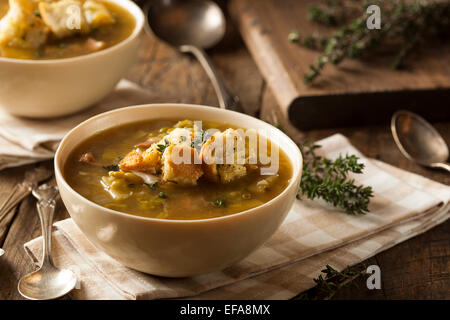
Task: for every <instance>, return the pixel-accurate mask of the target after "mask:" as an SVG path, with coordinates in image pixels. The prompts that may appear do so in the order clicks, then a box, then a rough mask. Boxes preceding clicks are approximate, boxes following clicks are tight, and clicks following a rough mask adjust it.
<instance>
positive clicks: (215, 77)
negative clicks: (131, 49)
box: [145, 0, 242, 112]
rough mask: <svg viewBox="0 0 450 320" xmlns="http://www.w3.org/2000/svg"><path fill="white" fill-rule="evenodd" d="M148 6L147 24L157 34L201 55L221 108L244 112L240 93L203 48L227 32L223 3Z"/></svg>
mask: <svg viewBox="0 0 450 320" xmlns="http://www.w3.org/2000/svg"><path fill="white" fill-rule="evenodd" d="M145 10H146V16H147V22H148V26H149V27H150V28H151V31H153V33H154V34H155V35H156V36H157V37H158V38H160V39H161V40H163V41H165V42H167V43H168V44H170V45H172V46H175V47H177V48H178V49H179V50H180V51H181V52H184V53H191V54H193V55H194V56H195V57H196V58H197V59H198V61H199V62H200V64H201V65H202V66H203V68H204V69H205V71H206V73H207V75H208V76H209V78H210V79H211V82H212V84H213V86H214V90H215V91H216V94H217V97H218V99H219V105H220V108H222V109H228V110H234V111H238V112H242V107H241V106H240V104H239V99H238V97H236V96H234V95H232V94H231V93H230V91H229V90H228V88H227V87H226V85H225V82H224V81H223V79H222V77H221V76H220V75H219V73H218V72H217V70H216V68H215V67H214V65H213V63H212V61H211V60H210V59H209V57H208V55H207V54H206V53H205V51H204V50H203V49H208V48H210V47H212V46H214V45H216V44H217V43H218V42H219V41H220V40H222V38H223V36H224V34H225V29H226V21H225V17H224V15H223V12H222V10H221V9H220V7H219V6H218V5H217V4H215V3H214V2H212V1H208V0H152V1H150V2H149V4H148V6H147V7H146V9H145Z"/></svg>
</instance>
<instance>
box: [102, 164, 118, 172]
mask: <svg viewBox="0 0 450 320" xmlns="http://www.w3.org/2000/svg"><path fill="white" fill-rule="evenodd" d="M103 169H105V170H107V171H120V167H119V165H118V164H111V165H109V166H103Z"/></svg>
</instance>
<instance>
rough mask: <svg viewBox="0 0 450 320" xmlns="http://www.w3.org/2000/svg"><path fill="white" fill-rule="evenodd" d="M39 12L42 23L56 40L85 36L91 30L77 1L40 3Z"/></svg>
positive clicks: (66, 0) (65, 0)
mask: <svg viewBox="0 0 450 320" xmlns="http://www.w3.org/2000/svg"><path fill="white" fill-rule="evenodd" d="M39 12H40V13H41V16H42V20H44V23H45V24H46V25H47V26H48V27H49V28H50V30H51V31H52V33H53V34H54V35H55V36H56V37H57V38H64V37H69V36H73V35H76V34H80V33H81V34H87V33H89V32H90V30H91V28H90V26H89V24H88V23H87V21H86V17H85V16H84V13H83V9H82V5H81V2H80V1H78V0H60V1H56V2H40V3H39Z"/></svg>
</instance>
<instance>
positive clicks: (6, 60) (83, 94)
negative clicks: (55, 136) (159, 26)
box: [0, 0, 145, 118]
mask: <svg viewBox="0 0 450 320" xmlns="http://www.w3.org/2000/svg"><path fill="white" fill-rule="evenodd" d="M101 2H102V3H105V5H106V6H107V7H108V8H109V9H110V10H111V12H112V13H113V14H114V15H115V17H116V20H117V24H116V25H115V26H114V27H113V28H111V32H109V33H108V32H107V33H105V34H103V35H100V36H99V37H100V39H101V40H103V41H104V42H105V43H106V48H104V49H102V50H100V51H96V52H93V53H89V51H87V50H84V49H83V48H82V46H81V45H80V43H79V42H80V41H84V40H85V39H84V37H73V38H69V39H67V40H65V41H64V42H62V41H59V42H56V43H52V45H51V46H50V45H49V46H48V48H45V49H46V50H45V52H46V56H42V54H41V51H36V50H34V51H32V50H28V51H27V50H9V49H8V48H6V49H3V51H2V52H3V55H2V54H0V83H1V85H0V108H2V109H3V110H6V111H7V112H9V113H11V114H13V115H17V116H23V117H31V118H51V117H58V116H64V115H68V114H71V113H75V112H77V111H80V110H83V109H85V108H87V107H89V106H92V105H93V104H95V103H96V102H98V101H99V100H101V99H102V98H103V97H105V96H106V95H107V94H108V93H110V92H111V91H112V90H113V88H114V87H115V85H116V84H117V82H118V81H119V80H120V79H121V78H122V77H123V76H124V75H125V74H126V72H127V70H128V69H129V68H130V66H131V65H132V64H133V62H134V61H135V59H136V57H137V51H138V47H139V40H140V37H139V35H140V33H141V32H142V30H143V26H144V21H145V19H144V15H143V13H142V10H141V9H140V8H139V7H138V6H137V5H136V4H135V3H133V2H132V1H131V0H102V1H101ZM1 5H3V7H0V9H2V10H0V15H1V14H2V13H3V14H5V12H6V9H7V7H5V6H7V1H5V0H0V6H1ZM87 36H89V35H87ZM87 36H86V37H87ZM94 45H95V43H94ZM0 51H1V50H0ZM35 51H36V52H35Z"/></svg>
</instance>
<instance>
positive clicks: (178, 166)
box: [162, 144, 203, 186]
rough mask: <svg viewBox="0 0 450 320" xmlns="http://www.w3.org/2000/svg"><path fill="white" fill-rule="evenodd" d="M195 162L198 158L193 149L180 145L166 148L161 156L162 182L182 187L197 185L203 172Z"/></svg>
mask: <svg viewBox="0 0 450 320" xmlns="http://www.w3.org/2000/svg"><path fill="white" fill-rule="evenodd" d="M196 159H197V160H196ZM196 162H197V163H198V162H199V156H198V154H197V151H196V150H195V149H194V148H191V147H190V146H186V145H182V144H180V145H170V146H168V147H167V148H166V150H165V151H164V154H163V167H162V170H163V173H162V181H164V182H168V181H170V182H175V183H177V184H178V185H182V186H195V185H197V180H198V179H199V178H200V177H201V176H202V175H203V170H202V167H201V165H200V164H197V163H196Z"/></svg>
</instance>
